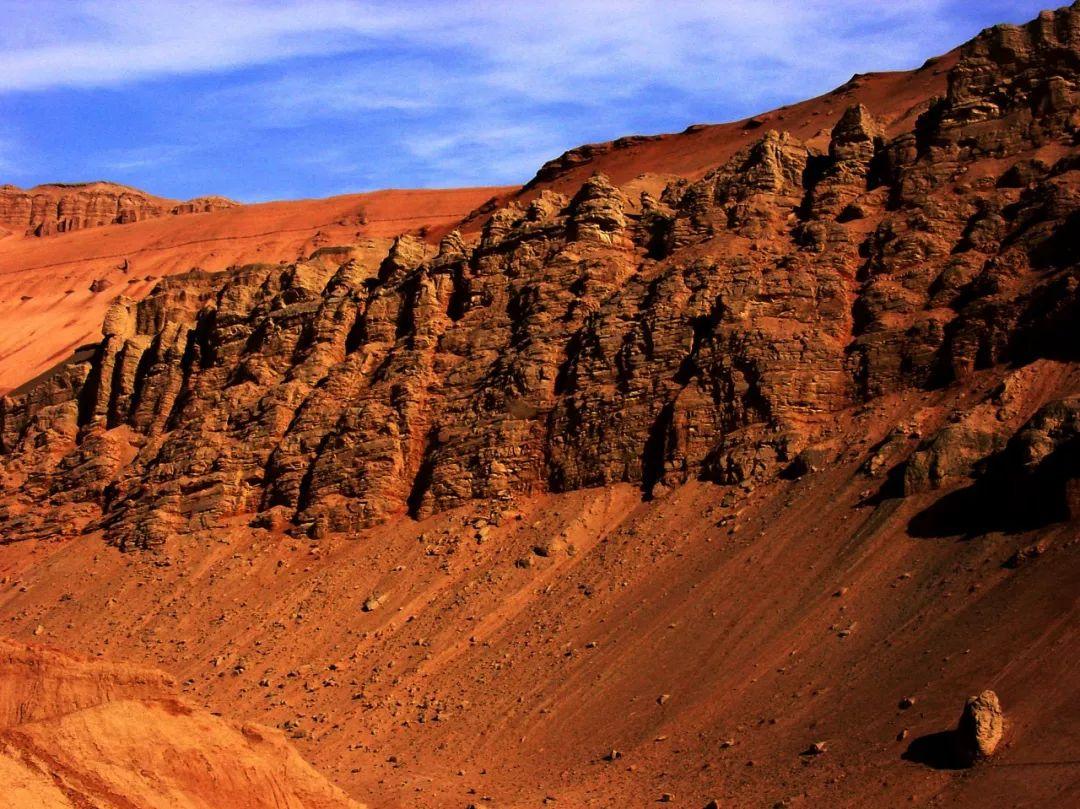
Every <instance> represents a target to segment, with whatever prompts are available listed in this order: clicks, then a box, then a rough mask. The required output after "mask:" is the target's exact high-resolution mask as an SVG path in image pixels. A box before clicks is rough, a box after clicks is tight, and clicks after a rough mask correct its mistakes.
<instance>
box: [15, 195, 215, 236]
mask: <svg viewBox="0 0 1080 809" xmlns="http://www.w3.org/2000/svg"><path fill="white" fill-rule="evenodd" d="M236 204H237V203H235V202H233V201H232V200H229V199H226V198H225V197H199V198H197V199H192V200H188V201H187V202H177V201H176V200H169V199H162V198H161V197H155V196H152V195H150V194H147V193H145V192H144V191H139V190H138V189H136V188H128V187H127V186H122V185H116V184H114V183H105V182H97V183H64V184H54V185H39V186H35V187H34V188H31V189H28V190H25V191H24V190H23V189H21V188H17V187H16V186H13V185H4V186H0V227H3V228H8V229H10V230H11V231H12V232H14V233H25V234H27V235H32V236H49V235H51V234H54V233H67V232H69V231H72V230H82V229H84V228H94V227H101V226H102V225H114V224H126V223H128V222H139V221H141V220H143V219H154V218H156V217H160V216H169V215H179V214H189V213H203V212H206V211H217V210H221V209H224V208H231V207H233V206H235V205H236Z"/></svg>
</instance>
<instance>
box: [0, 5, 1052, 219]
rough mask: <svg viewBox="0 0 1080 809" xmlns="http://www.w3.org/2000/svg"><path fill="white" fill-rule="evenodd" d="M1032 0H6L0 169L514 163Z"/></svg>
mask: <svg viewBox="0 0 1080 809" xmlns="http://www.w3.org/2000/svg"><path fill="white" fill-rule="evenodd" d="M1062 2H1063V0H1062ZM1040 7H1043V5H1042V4H1041V3H1039V2H1030V1H1029V0H1013V1H1012V2H1005V1H1004V0H981V1H978V2H974V1H971V0H965V1H964V2H961V1H960V0H914V1H913V2H874V1H873V0H859V1H858V2H856V1H855V0H834V2H817V1H816V0H802V1H801V2H797V1H796V0H766V1H762V0H747V1H746V2H682V1H681V0H667V2H660V1H659V0H621V1H620V2H611V1H610V0H543V2H525V0H517V1H516V2H510V0H507V1H506V2H493V1H491V0H489V1H488V2H479V0H472V1H471V2H469V1H462V2H453V1H452V0H446V1H444V2H429V1H428V0H415V2H396V3H390V2H381V1H380V0H309V2H303V3H282V2H271V1H270V0H263V1H261V2H230V1H229V0H210V1H207V0H193V1H192V2H165V0H157V1H156V2H149V0H139V2H130V1H129V2H120V0H109V1H108V2H106V1H103V0H65V1H61V0H25V1H24V0H0V21H3V23H2V25H0V183H3V182H10V183H15V184H16V185H21V186H24V187H27V186H30V185H34V184H36V183H41V182H52V181H66V182H74V181H80V180H91V179H109V180H115V181H117V182H123V183H127V184H130V185H135V186H138V187H140V188H144V189H146V190H148V191H151V192H154V193H157V194H161V195H164V196H169V197H177V198H188V197H193V196H199V195H203V194H223V195H226V196H229V197H232V198H234V199H238V200H243V201H259V200H268V199H282V198H297V197H320V196H327V195H331V194H340V193H348V192H353V191H364V190H370V189H375V188H385V187H447V186H461V185H480V184H484V185H487V184H509V183H521V182H524V181H526V180H528V179H529V177H531V176H532V174H533V173H534V172H535V170H536V168H537V167H538V166H539V165H540V164H541V163H542V162H543V161H544V160H546V159H548V158H550V157H553V156H555V155H557V154H559V153H560V152H562V151H564V150H566V149H568V148H571V147H573V146H576V145H578V144H581V143H586V142H590V141H597V140H609V139H611V138H615V137H618V136H621V135H627V134H634V133H653V132H669V131H678V130H681V129H683V128H684V127H686V126H687V125H689V124H692V123H699V122H718V121H726V120H732V119H738V118H743V117H746V116H748V115H751V114H753V113H755V112H760V111H764V110H767V109H771V108H773V107H776V106H779V105H780V104H784V103H788V102H792V101H798V100H800V99H802V98H806V97H809V96H813V95H817V94H819V93H822V92H824V91H826V90H829V89H831V88H833V87H835V86H836V85H838V84H841V83H843V82H844V81H846V80H847V79H848V78H850V76H851V74H852V73H855V72H867V71H871V70H888V69H901V68H911V67H916V66H918V65H919V64H921V63H922V62H923V61H924V60H925V59H926V58H927V57H929V56H933V55H936V54H938V53H941V52H944V51H946V50H948V49H949V48H951V47H952V46H954V45H956V44H959V43H961V42H963V41H965V40H967V39H970V38H971V37H972V36H974V35H975V34H976V33H977V32H978V31H979V30H980V29H981V28H984V27H986V26H988V25H991V24H994V23H996V22H1023V21H1026V20H1028V19H1030V18H1032V17H1034V16H1035V14H1036V13H1037V12H1038V10H1039V9H1040Z"/></svg>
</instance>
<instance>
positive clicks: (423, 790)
mask: <svg viewBox="0 0 1080 809" xmlns="http://www.w3.org/2000/svg"><path fill="white" fill-rule="evenodd" d="M1078 133H1080V4H1074V5H1073V6H1071V7H1068V8H1064V9H1061V10H1059V11H1057V12H1047V13H1044V14H1042V15H1040V17H1039V18H1038V19H1036V20H1034V21H1032V22H1031V23H1029V24H1028V25H1026V26H998V27H995V28H992V29H988V30H987V31H984V32H983V33H982V34H980V35H979V36H978V37H977V38H975V39H974V40H973V41H971V42H970V43H968V44H966V45H964V46H962V47H961V48H958V49H957V50H955V51H952V52H950V53H949V54H948V55H946V56H944V57H941V58H940V59H938V60H931V62H929V63H928V64H927V66H925V67H924V68H922V69H920V70H918V71H913V72H910V73H903V74H881V75H874V74H871V75H869V76H866V77H861V78H858V79H856V80H855V81H854V82H853V83H852V84H851V85H848V86H845V88H841V90H840V91H838V92H836V93H834V94H831V95H828V96H825V97H822V98H820V99H815V100H813V101H810V102H806V103H805V104H802V105H794V106H793V107H791V108H789V109H788V110H784V111H777V112H775V113H770V114H767V115H763V116H759V117H757V118H755V119H753V120H752V121H750V122H740V123H738V124H734V125H723V126H718V127H711V128H706V129H702V130H697V129H694V130H693V131H689V132H687V133H684V134H682V135H672V136H664V137H660V138H656V139H645V140H639V141H633V142H623V143H622V144H619V143H615V144H611V145H604V146H599V147H588V148H585V149H582V150H578V151H577V152H574V153H570V154H569V155H568V156H564V157H563V158H560V159H559V160H557V161H554V162H553V163H552V164H548V165H547V166H546V167H544V168H542V169H541V171H540V173H539V174H538V175H537V179H536V180H534V181H533V182H532V183H530V184H529V185H528V186H526V187H524V188H522V189H519V190H517V191H514V192H509V191H506V190H505V189H503V190H499V189H480V190H475V191H462V192H457V193H456V194H455V193H449V192H446V193H444V192H438V193H439V194H441V196H427V195H425V194H421V195H420V196H418V197H417V198H415V199H411V198H410V197H407V196H401V195H400V194H399V192H388V196H386V197H384V198H380V199H382V201H383V202H384V203H385V204H386V205H387V206H389V208H388V210H390V209H392V210H394V211H395V212H396V213H398V214H399V215H397V216H389V215H388V214H387V215H386V225H385V227H386V229H385V230H379V231H377V232H376V231H373V230H372V231H365V230H364V229H363V227H359V226H357V225H355V224H348V225H345V224H341V225H340V228H341V229H339V230H334V231H332V232H331V231H329V230H327V231H326V233H327V238H326V242H325V243H323V242H321V241H320V242H317V243H316V242H311V241H307V240H308V239H310V233H311V231H310V230H305V231H303V232H302V233H300V234H299V235H297V239H298V241H295V242H294V241H289V240H285V239H283V238H282V239H280V240H278V239H276V238H275V240H274V242H273V247H272V248H271V247H267V255H266V256H265V258H266V259H267V260H264V261H262V262H261V263H247V264H245V265H244V266H238V267H233V266H229V265H231V264H232V263H234V262H233V261H228V262H226V263H225V264H222V265H215V266H203V267H202V270H201V271H195V272H183V267H182V266H180V265H179V264H174V263H168V262H180V261H182V260H184V256H185V255H187V254H186V253H184V252H182V251H179V247H178V246H177V247H175V248H170V249H175V250H177V252H173V253H169V251H164V252H163V254H162V255H163V256H164V255H170V256H171V258H169V259H167V260H166V259H164V258H162V259H161V261H163V262H166V263H163V264H162V265H160V266H161V267H166V266H168V267H170V268H172V270H175V271H176V272H172V273H171V274H170V275H169V277H167V278H160V279H157V280H155V282H154V283H153V284H151V285H149V286H151V287H152V288H150V289H145V290H144V289H143V288H142V287H138V286H136V285H132V289H131V290H130V292H129V293H128V294H125V295H123V296H119V297H115V296H110V297H109V298H108V305H107V308H106V307H105V306H104V305H102V306H101V307H100V311H103V313H104V316H103V318H102V321H101V324H100V330H101V334H102V336H103V337H102V339H101V340H100V341H98V342H94V343H93V344H92V345H90V346H87V347H85V348H84V349H83V350H82V351H80V352H78V353H77V354H75V355H74V356H72V357H69V358H67V359H66V360H65V361H63V362H60V363H59V364H53V365H52V366H51V367H50V368H49V370H48V372H47V373H45V374H43V375H42V376H40V377H39V378H38V379H36V380H33V381H31V382H29V383H25V380H24V379H19V380H18V382H19V383H20V384H19V385H18V386H17V385H16V384H11V385H10V386H11V387H12V388H13V389H14V390H12V391H11V392H10V393H9V394H8V395H7V396H6V397H4V398H3V399H2V400H0V458H2V464H0V492H2V499H0V526H2V528H0V530H2V537H3V542H4V543H5V544H3V546H2V547H0V619H3V620H4V622H5V625H6V626H7V627H8V629H7V630H5V631H6V632H7V633H8V634H10V635H12V636H14V637H16V638H21V639H29V638H30V637H31V636H33V637H37V638H39V639H43V640H47V641H48V642H49V643H50V644H55V645H57V646H60V647H64V648H71V649H75V650H78V651H80V652H82V653H84V654H91V655H100V656H102V657H105V658H109V659H117V660H130V661H135V662H139V663H149V664H153V665H155V666H158V667H160V668H162V669H164V670H165V671H168V672H169V673H171V674H172V675H174V676H175V677H176V678H177V679H178V680H181V681H182V687H183V690H184V692H185V694H186V696H187V698H188V699H190V700H193V701H197V702H201V703H203V704H205V705H206V706H208V707H209V708H211V709H213V710H222V711H227V712H228V713H229V714H230V715H235V716H238V717H241V718H243V719H251V720H256V721H259V722H262V723H265V724H271V725H276V726H278V727H279V728H280V729H282V730H283V731H284V732H285V733H287V734H288V735H289V736H290V737H291V738H292V739H293V740H294V742H295V744H296V745H297V747H298V749H299V750H300V751H301V753H303V754H304V755H305V756H306V757H307V758H308V759H309V760H310V761H312V762H313V763H314V764H315V765H316V766H317V767H319V768H320V770H321V771H322V772H324V773H326V774H327V775H328V776H329V777H331V778H332V779H333V780H334V781H335V783H337V784H338V785H340V786H341V787H343V788H344V789H346V790H347V791H348V792H349V793H350V794H351V795H352V796H353V797H354V798H355V799H357V800H361V801H364V802H365V803H367V804H370V805H371V806H373V807H388V808H389V807H395V808H397V807H401V808H402V809H403V808H404V807H431V808H432V809H435V808H436V807H462V809H464V807H468V806H477V807H481V806H503V807H536V806H543V805H549V804H552V805H566V806H574V807H577V806H600V807H606V806H612V807H614V806H647V805H652V804H653V803H656V802H666V803H670V804H673V805H677V806H687V807H699V808H700V807H704V806H708V805H711V804H710V803H709V802H710V801H716V802H717V804H715V805H719V806H740V807H742V806H747V807H756V806H762V807H773V806H791V807H800V806H801V807H820V806H836V807H864V806H892V805H896V804H905V805H906V804H910V805H915V806H924V805H934V806H964V807H976V806H989V805H995V806H997V805H1002V806H1036V805H1041V806H1069V805H1073V804H1074V803H1077V802H1078V801H1080V775H1078V771H1077V767H1076V760H1077V751H1078V749H1080V734H1078V731H1077V726H1078V720H1080V715H1078V708H1077V706H1078V705H1080V700H1078V696H1080V680H1078V677H1077V670H1076V666H1075V664H1074V660H1073V658H1074V657H1075V655H1074V654H1073V649H1075V647H1076V645H1077V641H1078V639H1080V638H1078V635H1080V632H1078V628H1080V624H1078V620H1077V619H1078V605H1077V595H1078V593H1080V590H1078V588H1077V583H1078V582H1080V556H1078V554H1080V543H1078V541H1077V540H1078V536H1077V526H1078V524H1080V523H1078V519H1080V482H1078V479H1080V364H1078V360H1080V341H1078V339H1077V331H1076V324H1077V322H1080V252H1078V248H1077V245H1078V242H1077V233H1078V232H1080V152H1078V146H1080V134H1078ZM431 193H432V194H435V192H431ZM493 195H495V196H496V199H495V201H494V202H491V203H490V204H487V205H480V203H481V202H483V201H484V200H487V199H490V197H492V196H493ZM436 200H439V204H443V203H445V202H447V201H453V202H454V204H455V205H457V206H458V207H460V208H461V209H462V210H460V211H459V212H458V214H457V217H456V219H455V221H457V223H458V227H457V228H451V227H448V226H447V227H442V225H443V224H444V220H440V219H439V217H438V216H436V213H438V211H440V210H443V209H440V208H437V207H436V205H435V201H436ZM466 202H468V203H469V204H466ZM473 202H475V203H476V204H472V203H473ZM337 204H338V202H337V201H333V200H330V201H323V202H313V203H303V205H304V206H305V207H304V211H305V213H304V214H303V216H305V217H306V216H308V215H309V212H310V211H311V210H316V209H319V210H322V208H320V207H319V206H325V209H326V210H327V211H329V210H330V209H331V208H333V206H336V205H337ZM342 204H344V203H342ZM367 204H368V206H369V207H368V208H367V209H366V210H367V211H368V213H369V216H370V218H369V220H368V221H369V223H375V222H377V221H378V220H377V218H376V217H374V216H373V215H370V212H371V211H372V210H375V207H374V206H375V204H376V202H375V198H373V199H372V201H370V202H369V203H367ZM414 204H415V206H416V207H410V206H412V205H414ZM281 205H282V207H280V208H278V209H275V210H278V211H282V212H284V211H287V210H288V211H293V212H294V213H295V211H296V210H297V209H292V208H288V206H287V205H286V204H284V203H283V204H281ZM297 205H300V204H299V203H298V204H297ZM255 208H256V206H250V207H245V208H238V209H232V210H229V211H221V212H216V213H212V214H200V215H192V216H185V217H175V218H170V219H159V220H154V221H150V222H140V223H135V224H130V225H117V226H112V227H103V228H99V229H96V230H95V231H87V232H86V233H85V234H82V233H76V234H67V235H64V236H61V237H46V238H41V239H36V240H35V242H34V243H35V244H36V243H42V244H43V243H46V242H47V241H48V240H49V239H56V240H57V241H56V242H55V244H60V243H61V242H60V239H66V240H71V239H74V238H76V237H80V236H84V235H89V234H99V235H103V234H106V233H113V234H116V236H115V238H117V239H119V238H128V236H127V235H125V234H138V233H140V232H141V231H139V230H138V229H140V228H141V229H144V230H147V231H149V229H151V228H166V225H167V226H168V227H167V228H166V230H168V232H169V234H170V235H169V237H168V238H169V239H173V240H176V239H178V238H179V237H178V236H176V233H177V232H179V231H178V230H177V229H179V228H182V227H186V226H187V225H186V224H185V223H189V222H192V223H194V222H197V221H200V219H202V220H203V221H206V222H209V221H211V219H213V221H214V222H218V223H221V226H222V227H223V228H224V230H223V231H222V233H223V238H226V242H225V243H226V244H229V245H234V246H235V245H236V244H237V242H236V239H237V238H238V237H237V236H236V234H237V233H238V232H239V231H237V230H236V229H235V228H234V226H233V225H226V224H225V223H226V219H227V218H228V217H234V218H236V221H240V220H241V218H242V217H244V216H254V215H255V214H253V213H251V212H252V211H254V210H255ZM466 209H467V210H466ZM267 210H269V209H267ZM409 210H414V211H416V213H415V214H409V213H408V211H409ZM469 211H472V212H471V213H468V212H469ZM282 215H283V216H285V215H286V214H285V213H282ZM288 215H289V216H291V215H292V214H288ZM335 215H337V214H335ZM413 216H415V217H417V218H416V219H413V218H411V217H413ZM447 218H449V217H447ZM401 220H407V222H413V223H419V222H422V223H423V224H425V225H429V227H428V228H427V229H425V230H422V231H421V230H418V229H417V228H414V227H413V226H410V225H407V224H406V226H404V227H402V226H401V225H402V221H401ZM392 222H396V223H397V224H391V223H392ZM202 227H203V226H201V225H200V228H202ZM350 230H351V231H352V233H351V236H352V237H356V236H357V235H359V236H360V237H361V238H360V240H359V241H357V240H356V239H355V238H350V237H349V234H348V233H347V231H350ZM225 231H228V232H229V233H230V234H231V235H228V236H227V237H225V236H224V234H225ZM287 231H288V229H287V228H284V227H281V228H279V229H278V230H276V231H275V232H277V233H284V232H287ZM407 231H409V232H407ZM164 232H165V231H164V230H163V231H162V233H164ZM201 232H203V233H205V232H206V231H205V230H201ZM300 236H303V240H300ZM391 237H393V238H391ZM132 238H135V237H134V236H133V237H132ZM138 238H139V239H142V238H143V237H141V236H139V237H138ZM140 243H143V242H140ZM170 243H171V244H173V245H174V246H176V245H178V242H176V241H173V242H170ZM17 244H19V245H23V248H25V249H29V248H28V247H26V245H27V244H28V241H27V240H19V241H18V242H17ZM68 244H69V245H74V243H73V242H71V241H69V242H68ZM133 244H134V242H133ZM23 248H20V249H23ZM2 249H4V243H3V242H0V250H2ZM56 249H59V248H56ZM65 249H67V248H65ZM71 249H73V250H74V249H75V248H74V247H72V248H71ZM185 249H186V248H185ZM229 249H234V248H233V247H230V248H229ZM235 249H237V250H238V249H239V248H235ZM245 249H246V248H245ZM278 250H279V251H282V252H281V253H280V254H279V253H275V252H274V251H278ZM287 251H292V254H291V255H285V254H284V253H285V252H287ZM26 255H29V253H27V254H26ZM250 258H251V257H250V256H248V260H250ZM283 259H284V260H283ZM71 260H72V262H73V264H72V266H73V267H75V268H78V269H73V270H71V271H72V272H88V271H90V270H87V269H86V267H87V266H89V267H93V266H95V265H94V264H93V262H90V263H89V264H87V265H85V266H84V265H82V264H78V263H75V262H77V261H78V259H77V254H75V253H73V254H72V257H71ZM135 260H136V261H137V260H138V259H135ZM28 268H29V265H26V267H25V268H24V270H21V271H20V272H25V273H28V272H29V269H28ZM208 270H214V271H208ZM160 274H162V275H164V274H165V271H164V270H162V271H161V273H160ZM27 277H28V276H27ZM134 293H137V294H134ZM42 317H43V318H44V315H42ZM42 322H43V323H47V322H48V321H47V319H44V320H42ZM67 350H68V348H67V347H65V349H64V351H62V352H61V356H62V355H63V354H64V353H65V352H66V351H67ZM55 359H57V357H54V358H53V360H55ZM50 362H51V361H50ZM40 364H41V365H42V367H44V366H45V365H46V364H48V363H46V362H45V359H44V358H42V359H41V361H40ZM3 381H4V378H3V377H0V382H3ZM23 383H25V384H23ZM986 690H992V691H994V692H996V694H997V695H998V697H1000V705H1001V708H1002V710H1003V712H1004V725H1003V731H1002V725H1000V723H999V724H998V725H997V731H1001V734H1000V735H1001V742H1000V744H999V745H998V746H997V748H996V750H995V751H994V754H993V756H992V757H990V758H989V759H987V760H980V761H978V762H977V763H975V764H974V766H971V764H972V760H971V759H969V758H967V757H965V756H961V755H958V754H957V750H958V749H959V747H958V745H959V744H960V741H959V739H960V734H961V733H962V732H963V730H964V726H963V725H961V726H960V727H959V728H958V720H959V719H960V715H961V711H962V709H965V700H967V699H968V698H969V697H972V696H974V695H980V694H982V693H983V692H984V691H986ZM995 721H996V720H995ZM995 741H997V735H995Z"/></svg>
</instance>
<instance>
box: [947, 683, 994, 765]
mask: <svg viewBox="0 0 1080 809" xmlns="http://www.w3.org/2000/svg"><path fill="white" fill-rule="evenodd" d="M1004 724H1005V723H1004V719H1003V715H1002V712H1001V703H1000V702H999V701H998V696H997V694H995V693H994V692H993V691H983V692H982V693H981V694H979V695H978V696H977V697H969V698H968V700H967V702H965V703H964V712H963V713H962V714H961V715H960V724H959V725H957V728H956V741H957V747H958V752H959V754H960V756H961V758H962V760H963V761H964V763H967V764H974V763H975V762H976V761H979V760H980V759H984V758H989V757H990V756H992V755H993V754H994V751H995V750H996V749H997V746H998V744H999V743H1000V742H1001V735H1002V733H1003V731H1004Z"/></svg>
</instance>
